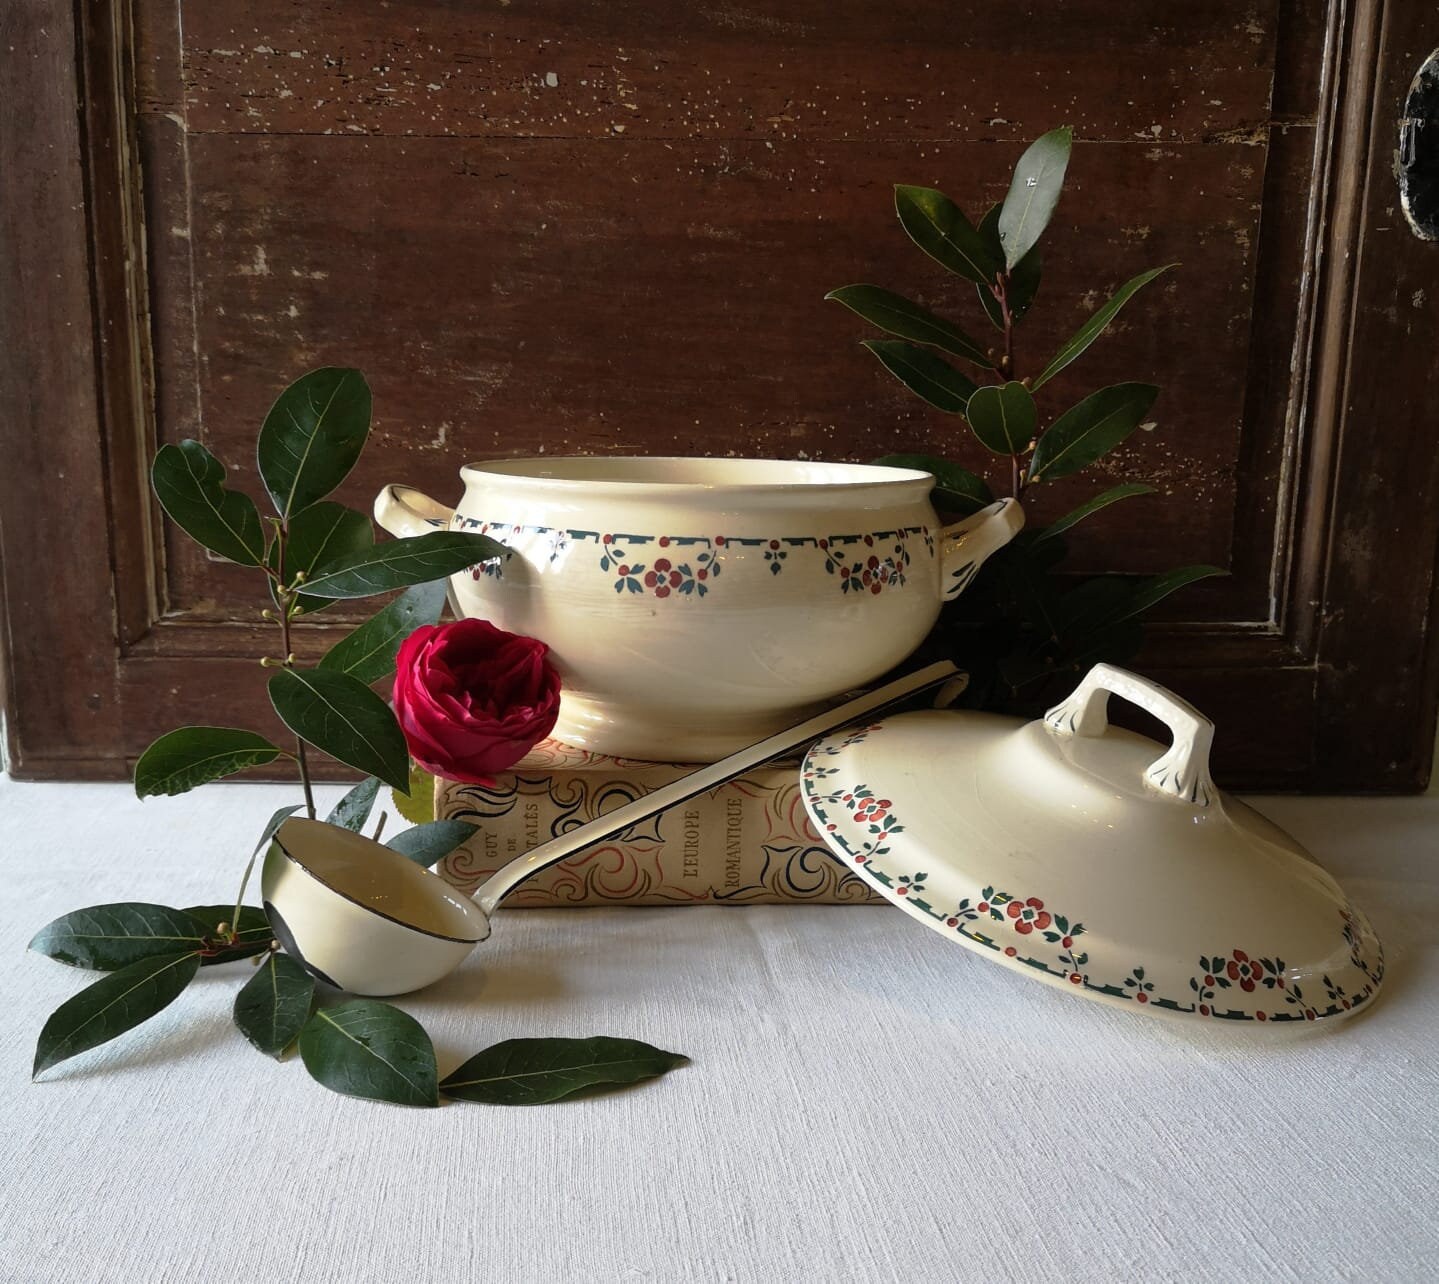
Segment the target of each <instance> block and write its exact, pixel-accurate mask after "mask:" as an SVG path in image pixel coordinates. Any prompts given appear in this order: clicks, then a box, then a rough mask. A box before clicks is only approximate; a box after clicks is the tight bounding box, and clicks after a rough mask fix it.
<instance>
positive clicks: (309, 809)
mask: <svg viewBox="0 0 1439 1284" xmlns="http://www.w3.org/2000/svg"><path fill="white" fill-rule="evenodd" d="M289 533H290V532H289V529H288V528H287V526H286V524H285V523H284V522H277V523H276V525H275V547H276V553H275V584H276V596H277V597H278V598H279V600H280V613H279V617H278V618H279V622H280V664H281V666H282V667H283V668H286V669H292V668H294V667H295V652H294V648H293V647H291V645H290V620H291V619H292V618H293V616H294V614H295V612H296V610H297V609H298V598H299V596H300V595H299V593H298V592H296V591H293V590H291V589H289V588H287V587H286V585H285V541H286V539H287V538H288V536H289ZM295 762H296V764H297V765H298V767H299V768H300V784H301V786H302V787H303V788H304V791H305V814H306V815H307V816H309V818H310V819H311V820H314V819H315V792H314V790H313V789H312V788H311V786H310V763H309V760H308V759H307V758H306V757H305V742H304V740H302V739H301V738H300V737H299V736H296V737H295Z"/></svg>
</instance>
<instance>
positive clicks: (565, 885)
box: [435, 746, 884, 907]
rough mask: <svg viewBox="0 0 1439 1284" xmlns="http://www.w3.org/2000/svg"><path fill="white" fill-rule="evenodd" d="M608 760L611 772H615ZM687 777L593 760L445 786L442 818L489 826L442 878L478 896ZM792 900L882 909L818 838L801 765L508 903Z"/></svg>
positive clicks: (651, 828) (449, 861)
mask: <svg viewBox="0 0 1439 1284" xmlns="http://www.w3.org/2000/svg"><path fill="white" fill-rule="evenodd" d="M540 748H541V750H542V751H543V750H544V746H541V747H540ZM567 752H569V753H579V752H581V751H574V750H568V751H567ZM589 757H590V758H591V759H595V758H597V757H598V756H597V755H589ZM602 761H603V762H604V763H605V764H606V766H609V765H610V764H614V763H615V762H616V760H615V759H607V760H602ZM688 770H689V768H687V767H681V766H675V765H672V764H657V763H639V764H634V765H633V766H632V767H630V768H629V769H627V770H614V769H607V770H602V769H600V768H599V766H598V764H597V763H595V762H591V763H590V764H589V766H588V767H580V768H578V769H574V768H571V769H570V770H558V771H556V770H551V769H548V768H544V767H541V768H540V769H538V770H535V769H532V768H529V767H525V766H523V765H521V766H517V767H516V768H515V769H514V770H512V771H509V772H505V773H504V774H502V775H500V776H498V777H497V778H496V780H495V783H494V784H493V785H465V784H458V783H456V782H453V781H439V782H437V784H436V790H435V815H436V817H437V818H438V819H441V820H446V819H452V820H467V821H469V822H471V823H472V824H476V825H478V826H479V827H480V829H479V832H478V833H476V834H475V835H474V836H473V837H472V838H471V839H470V840H469V841H468V842H467V843H465V844H463V845H462V846H461V847H459V848H457V849H456V850H455V851H454V852H452V853H451V854H450V855H449V856H447V857H446V858H445V859H444V860H443V861H442V862H441V863H440V866H439V873H440V874H441V875H442V876H443V877H445V878H446V879H447V880H448V881H449V882H451V883H453V884H454V885H455V886H456V887H459V888H462V889H464V890H465V891H472V890H474V888H476V887H478V886H479V884H480V883H482V882H483V881H484V880H485V879H486V878H488V877H489V875H490V874H492V873H494V871H495V870H497V869H498V868H499V867H500V866H501V865H503V864H504V863H505V862H506V861H508V860H510V859H511V857H513V856H518V855H521V854H522V853H524V852H527V851H531V850H532V849H534V848H535V847H538V846H539V845H540V844H541V843H542V842H544V841H546V840H547V839H549V838H551V837H553V836H555V835H558V834H562V833H566V832H568V831H569V830H571V829H574V828H575V827H576V826H578V825H582V824H584V823H585V822H586V821H589V820H592V819H594V818H596V817H598V816H602V815H604V814H605V813H606V812H609V811H611V810H613V809H614V808H616V807H619V806H622V805H623V804H625V803H627V802H629V801H631V800H632V799H634V798H638V797H641V796H643V795H644V794H646V793H649V792H652V791H653V790H655V789H657V788H659V787H660V786H661V785H663V784H665V783H667V782H668V781H670V780H674V779H676V778H677V777H679V776H682V775H684V774H685V773H686V772H687V771H688ZM793 902H807V903H809V904H815V905H863V904H883V903H884V901H883V899H882V898H881V897H879V896H878V895H876V894H875V893H874V892H872V891H870V890H869V888H867V887H866V886H865V884H864V883H863V882H862V881H861V880H859V879H858V878H856V877H854V875H853V874H851V873H849V872H848V871H847V870H846V869H845V868H844V867H843V866H842V865H840V863H839V862H838V861H836V860H835V858H834V857H833V856H831V855H830V853H829V849H828V848H827V847H826V846H825V845H824V843H823V841H822V840H821V839H820V837H819V835H818V834H817V833H815V831H814V827H813V826H812V825H811V823H810V820H809V817H808V816H806V815H805V811H804V803H803V801H802V799H801V795H800V787H799V773H798V771H797V770H796V769H795V768H794V767H793V766H790V767H764V768H760V769H759V770H757V771H754V772H751V773H750V774H748V775H747V776H744V777H743V778H741V779H739V780H733V781H731V782H730V783H729V784H727V785H722V786H720V788H718V789H715V790H712V791H711V792H710V793H707V794H701V795H700V796H699V797H697V798H692V799H690V800H689V801H688V802H686V803H681V804H679V805H678V806H676V807H672V808H670V809H669V810H668V811H665V812H661V813H660V815H658V816H655V817H652V818H651V819H650V820H648V821H646V822H644V823H643V824H641V825H637V826H634V827H632V828H631V829H629V830H628V831H627V832H626V833H624V834H623V835H621V836H620V837H619V838H616V839H611V840H609V841H607V842H602V843H599V844H596V845H595V846H594V847H590V848H587V849H586V850H585V851H583V852H580V853H579V854H578V855H576V856H572V857H570V858H569V859H568V860H565V861H562V862H561V863H560V864H558V865H555V866H553V867H552V868H550V869H547V870H545V871H543V872H542V873H539V874H536V875H535V876H534V877H533V878H531V879H530V880H529V881H528V882H527V883H525V884H523V885H522V886H521V887H519V888H518V889H516V890H515V891H514V892H513V893H511V895H510V896H509V897H507V898H506V900H505V904H506V905H515V906H534V907H541V906H543V907H554V906H562V905H607V904H625V905H713V904H725V905H773V904H782V903H793Z"/></svg>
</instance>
